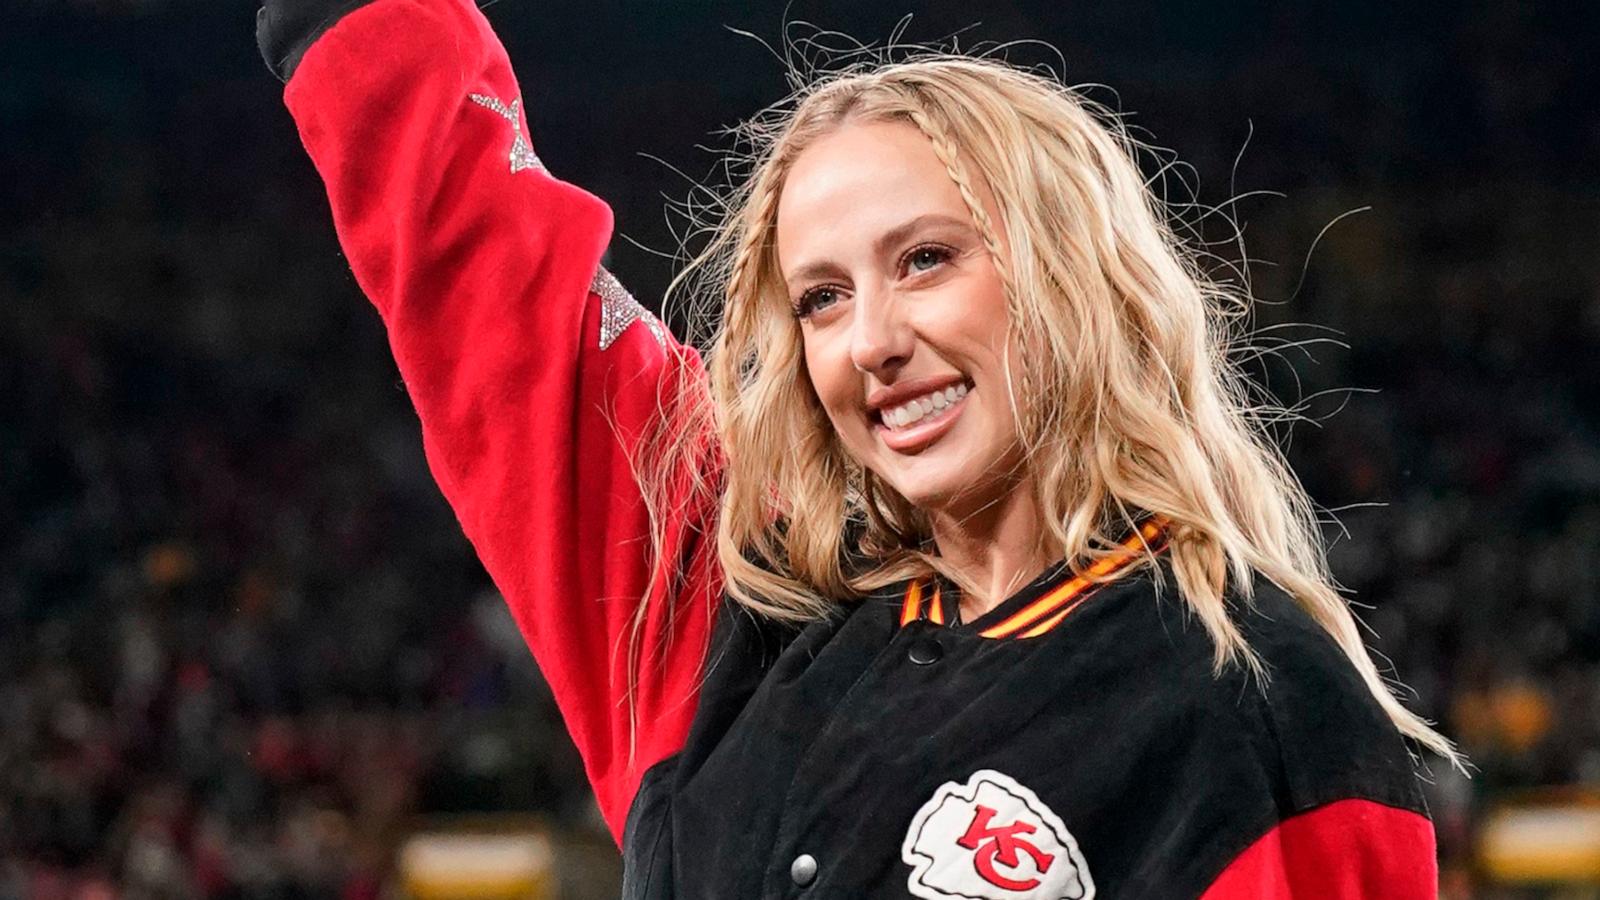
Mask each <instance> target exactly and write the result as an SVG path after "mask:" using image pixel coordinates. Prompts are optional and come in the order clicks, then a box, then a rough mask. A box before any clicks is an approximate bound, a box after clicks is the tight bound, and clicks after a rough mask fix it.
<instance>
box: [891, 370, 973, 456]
mask: <svg viewBox="0 0 1600 900" xmlns="http://www.w3.org/2000/svg"><path fill="white" fill-rule="evenodd" d="M975 390H976V387H974V386H973V384H972V383H971V382H970V381H969V382H965V393H963V394H961V395H960V396H959V397H957V398H956V399H955V400H954V401H953V402H949V403H948V404H947V405H946V406H945V407H944V408H943V409H935V410H932V411H931V412H928V413H925V414H923V416H922V417H921V418H920V419H917V420H916V421H914V422H912V423H910V424H907V425H903V426H898V427H891V426H889V425H886V424H884V421H883V411H881V410H873V411H872V413H871V415H869V416H868V418H869V420H870V421H871V422H872V432H873V433H874V434H876V435H877V436H878V439H879V440H881V441H883V443H884V446H886V447H888V448H889V449H890V450H894V451H896V452H899V453H914V452H917V451H919V450H922V449H924V448H926V447H927V446H928V445H930V444H932V443H933V442H934V441H937V440H938V439H939V438H941V437H943V436H944V435H945V433H946V432H948V431H949V430H950V429H951V428H952V427H954V425H955V422H956V419H957V418H959V417H960V415H961V411H962V410H963V409H966V406H967V398H968V397H970V396H972V392H973V391H975Z"/></svg>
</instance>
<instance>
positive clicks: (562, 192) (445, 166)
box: [286, 0, 720, 843]
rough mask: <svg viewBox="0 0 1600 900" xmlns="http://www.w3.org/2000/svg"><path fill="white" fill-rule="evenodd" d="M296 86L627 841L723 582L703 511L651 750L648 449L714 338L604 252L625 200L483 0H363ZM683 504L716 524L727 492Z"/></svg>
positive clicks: (476, 509)
mask: <svg viewBox="0 0 1600 900" xmlns="http://www.w3.org/2000/svg"><path fill="white" fill-rule="evenodd" d="M286 102H287V104H288V106H289V109H290V111H291V113H292V114H293V115H294V118H295V121H296V123H297V125H298V126H299V129H300V135H301V138H302V140H303V141H304V143H305V146H306V148H307V150H308V151H309V152H310V154H311V157H312V160H313V162H314V163H315V165H316V167H317V170H318V172H319V173H320V174H321V176H322V178H323V180H324V181H325V182H326V185H327V190H328V196H329V200H330V203H331V206H332V209H333V219H334V224H335V226H336V228H337V230H338V234H339V240H340V242H341V244H342V246H343V247H344V250H345V253H346V255H347V256H348V258H349V260H350V264H351V267H352V269H353V270H354V272H355V276H356V279H357V281H358V282H359V284H360V285H361V288H362V290H363V291H365V293H366V295H367V296H368V297H369V298H370V299H371V300H372V302H373V304H374V305H375V306H376V307H377V309H378V311H379V313H380V314H381V315H382V317H383V320H384V323H385V325H386V327H387V329H388V335H389V341H390V345H391V347H392V349H393V351H394V355H395V359H396V361H397V362H398V364H399V368H400V373H401V376H402V377H403V379H404V381H405V384H406V388H407V390H408V392H409V393H410V396H411V399H412V402H413V403H414V404H415V406H416V410H417V414H418V417H419V418H420V420H421V423H422V433H423V444H424V448H425V450H426V454H427V459H428V463H429V466H430V469H431V471H432V472H433V475H434V477H435V479H436V480H437V481H438V483H439V486H440V488H441V489H442V490H443V492H444V495H445V497H446V499H447V500H448V501H449V502H450V504H451V506H452V507H453V508H454V510H455V513H456V516H457V517H458V518H459V519H460V521H461V524H462V527H463V529H464V530H465V532H466V535H467V537H468V538H469V539H470V540H471V541H472V544H473V546H474V547H475V548H476V550H477V552H478V554H479V556H480V558H481V559H482V561H483V563H484V565H485V567H486V568H487V569H488V571H489V574H490V575H491V577H493V579H494V581H495V583H496V585H497V586H498V587H499V589H500V591H501V592H502V593H503V594H504V595H505V598H506V600H507V602H508V603H509V604H510V607H511V611H512V613H513V615H514V616H515V618H516V621H517V624H518V626H519V627H520V628H521V630H522V634H523V636H524V638H525V639H526V640H527V642H528V646H529V647H530V648H531V649H532V651H533V654H534V656H535V658H536V659H537V660H538V662H539V665H540V667H541V669H542V671H543V672H544V674H545V676H546V678H547V679H548V681H549V683H550V686H551V688H552V690H553V691H554V693H555V697H556V700H557V702H558V703H559V705H560V708H561V711H562V714H563V716H564V718H565V720H566V723H567V727H568V728H569V730H570V732H571V734H572V737H573V739H574V741H575V743H576V744H577V746H578V749H579V751H580V753H581V754H582V756H583V760H584V764H585V767H586V769H587V772H588V775H589V778H590V780H591V783H592V785H593V787H594V790H595V793H596V795H597V797H598V800H599V804H600V809H601V812H602V813H603V815H604V816H605V819H606V821H607V823H608V824H609V825H610V827H611V830H612V834H613V836H614V837H615V838H616V839H617V840H618V842H619V843H620V841H621V836H622V825H623V821H624V819H625V817H626V815H627V810H628V806H629V804H630V802H631V801H632V798H633V794H634V792H635V790H636V789H637V787H638V784H639V780H640V777H641V775H642V774H643V772H644V770H645V769H647V768H649V767H650V766H651V765H652V764H653V763H655V762H657V761H659V760H660V759H662V758H664V757H666V756H669V755H671V754H672V753H674V752H676V751H677V750H678V749H679V748H681V746H682V743H683V741H684V738H685V735H686V734H687V731H688V727H689V722H690V719H691V718H692V716H693V713H694V708H695V705H696V694H695V689H696V688H695V686H696V683H697V680H698V676H699V673H700V667H701V664H702V663H703V661H704V657H705V645H706V641H707V640H708V637H709V633H710V627H711V623H710V619H711V617H712V616H713V614H714V612H713V611H714V609H715V608H716V604H715V602H714V601H715V597H716V595H717V594H718V593H719V592H720V577H719V574H718V572H717V570H716V568H715V564H714V560H713V559H712V558H711V556H710V555H709V554H708V553H704V552H696V548H700V549H703V548H704V547H705V546H708V545H709V543H710V542H709V541H706V542H702V541H699V540H698V539H696V538H695V537H693V535H694V534H695V533H696V531H695V529H692V528H691V529H689V530H688V531H687V532H685V534H686V535H687V536H685V537H683V538H681V539H678V543H677V544H676V545H673V546H669V547H667V548H666V549H665V552H663V553H662V554H660V555H659V556H658V557H655V559H659V560H668V561H672V565H673V571H671V572H668V573H666V576H665V577H664V578H662V579H659V581H660V583H661V585H662V588H661V589H662V590H665V589H666V586H669V585H673V584H674V582H676V584H677V585H678V587H677V589H676V591H677V592H676V593H675V595H674V596H675V598H676V602H675V605H674V606H673V607H672V609H671V611H670V613H669V611H668V609H667V605H666V604H664V603H654V602H653V603H652V604H651V606H650V608H651V610H652V614H651V618H650V619H649V620H648V621H647V622H646V625H645V631H644V634H645V640H644V642H643V644H644V651H643V657H642V659H641V660H640V662H639V671H640V673H641V682H640V685H639V690H638V692H637V694H636V701H637V721H638V723H639V731H638V735H637V737H638V744H637V748H636V749H637V753H636V754H635V755H634V757H633V760H632V762H631V763H630V761H629V734H628V708H627V703H626V701H625V690H626V686H627V662H626V656H627V654H626V653H625V647H626V642H627V634H628V630H627V629H628V623H629V620H630V616H631V615H632V613H633V611H634V610H635V609H636V608H637V604H638V600H639V597H640V596H641V595H642V594H643V592H644V591H645V589H646V585H647V582H648V580H649V576H650V573H651V570H652V566H653V565H655V563H654V562H653V560H652V558H651V557H652V554H651V553H650V552H649V540H648V535H649V530H648V529H649V522H648V517H647V515H646V511H645V507H644V504H643V501H642V498H641V494H640V491H639V489H638V487H637V486H636V483H635V481H634V476H633V473H632V469H631V467H630V462H629V455H628V454H629V451H630V450H631V449H632V448H633V447H634V446H635V445H636V444H637V442H638V441H639V439H640V437H641V435H643V434H644V433H645V429H646V428H647V427H648V426H650V425H651V423H652V422H655V421H657V419H658V418H659V417H660V416H662V415H667V414H668V413H664V412H663V411H662V410H663V401H664V398H665V397H666V396H667V395H666V394H665V393H664V391H665V388H666V387H667V386H669V385H670V384H672V383H674V379H676V378H678V377H688V378H696V379H703V378H704V371H703V368H702V366H701V361H700V358H699V356H698V355H697V354H696V353H694V352H693V350H690V349H687V348H684V347H682V346H680V345H678V344H677V343H676V342H675V341H674V340H673V338H672V336H671V335H670V334H669V333H667V331H666V329H665V328H664V327H663V326H662V325H661V323H660V322H658V321H657V320H656V319H655V318H654V317H653V316H650V315H649V314H648V313H647V312H644V311H643V309H642V308H641V307H640V306H639V305H638V304H637V303H635V302H634V301H633V299H632V298H631V297H630V296H628V295H627V293H626V292H625V291H624V290H623V289H622V287H621V285H620V284H618V283H617V282H616V281H615V279H613V278H611V277H610V275H609V274H608V273H606V272H604V270H602V269H600V268H599V261H600V255H601V253H602V251H603V250H604V249H605V247H606V244H607V242H608V240H609V239H610V235H611V227H612V217H611V210H610V209H609V208H608V207H607V206H606V204H605V203H603V202H601V201H600V200H598V199H596V198H595V197H593V196H591V195H590V194H588V193H586V192H584V191H583V190H581V189H579V188H577V187H575V186H573V185H571V184H567V183H564V182H562V181H560V180H557V179H556V178H554V177H552V176H551V174H550V173H549V172H548V171H547V170H546V169H545V168H544V166H543V164H542V163H541V162H540V161H539V159H538V157H537V156H536V155H535V153H534V150H533V147H532V144H531V141H530V139H529V137H528V124H527V122H526V121H525V120H524V116H523V115H522V109H521V106H522V104H521V100H520V94H519V91H518V86H517V82H516V80H515V78H514V76H513V74H512V71H511V67H510V64H509V63H508V61H507V59H506V56H505V52H504V50H503V49H502V47H501V45H500V43H499V41H498V40H497V39H496V38H495V36H494V34H493V32H492V31H491V30H490V28H489V25H488V22H487V21H486V20H485V19H484V17H483V16H482V14H481V13H480V12H479V11H478V9H477V8H476V6H475V5H474V4H473V3H472V2H471V0H378V2H375V3H372V4H371V5H368V6H366V7H363V8H361V9H358V10H356V11H355V12H353V13H351V14H349V15H348V16H347V17H346V18H345V19H343V20H342V21H340V22H339V23H338V24H337V25H335V26H334V27H333V28H332V29H331V30H329V31H328V32H327V33H326V34H324V35H323V36H322V37H321V38H319V39H318V40H317V41H316V43H315V44H314V45H312V47H311V48H310V50H309V51H308V52H307V53H306V55H305V57H304V59H303V61H302V62H301V63H300V66H299V68H298V69H297V70H296V71H295V74H294V77H293V79H292V80H291V81H290V83H289V85H288V89H287V92H286ZM665 405H666V407H668V408H670V403H668V404H665ZM708 505H709V504H700V506H701V507H706V506H708ZM679 506H681V504H674V507H675V508H677V507H679ZM676 515H679V516H682V517H683V518H682V519H681V520H680V521H685V522H689V521H692V522H693V524H697V525H698V526H699V527H700V528H699V532H698V533H705V528H707V527H709V526H708V524H707V523H708V522H709V520H710V515H711V511H710V510H708V509H706V508H700V509H679V510H678V512H677V513H676ZM660 596H661V595H660V594H657V595H656V596H654V597H652V600H658V599H660Z"/></svg>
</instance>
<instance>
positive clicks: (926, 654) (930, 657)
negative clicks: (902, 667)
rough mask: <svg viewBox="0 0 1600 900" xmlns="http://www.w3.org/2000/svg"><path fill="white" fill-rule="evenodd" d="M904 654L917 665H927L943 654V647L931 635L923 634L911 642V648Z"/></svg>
mask: <svg viewBox="0 0 1600 900" xmlns="http://www.w3.org/2000/svg"><path fill="white" fill-rule="evenodd" d="M906 655H907V656H910V657H911V661H912V662H914V663H916V664H917V665H919V666H929V665H933V664H934V663H936V662H938V661H939V660H940V658H942V657H943V656H944V647H942V646H940V644H939V642H938V641H937V640H935V639H934V638H933V637H931V636H923V637H920V638H917V639H916V640H915V641H913V642H912V644H911V649H910V651H908V652H907V654H906Z"/></svg>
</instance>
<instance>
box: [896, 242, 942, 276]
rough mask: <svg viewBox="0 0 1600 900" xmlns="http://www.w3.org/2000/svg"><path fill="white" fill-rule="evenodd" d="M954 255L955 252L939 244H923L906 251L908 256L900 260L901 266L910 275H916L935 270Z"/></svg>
mask: <svg viewBox="0 0 1600 900" xmlns="http://www.w3.org/2000/svg"><path fill="white" fill-rule="evenodd" d="M952 255H953V252H952V251H951V250H950V248H949V247H945V246H941V245H939V244H922V245H921V246H917V247H912V248H911V249H910V250H908V251H906V255H905V256H903V257H901V258H900V266H901V268H903V269H905V270H906V271H907V272H908V273H909V274H912V275H916V274H918V273H920V272H927V271H930V270H932V269H934V268H935V267H937V266H938V265H939V264H940V263H942V262H944V261H946V260H948V259H949V258H950V257H951V256H952Z"/></svg>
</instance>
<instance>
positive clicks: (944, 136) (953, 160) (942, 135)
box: [905, 88, 1037, 445]
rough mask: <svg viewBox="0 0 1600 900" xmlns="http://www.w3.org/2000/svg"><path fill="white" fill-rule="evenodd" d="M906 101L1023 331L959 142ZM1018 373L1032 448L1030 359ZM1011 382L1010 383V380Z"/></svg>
mask: <svg viewBox="0 0 1600 900" xmlns="http://www.w3.org/2000/svg"><path fill="white" fill-rule="evenodd" d="M905 98H906V100H907V101H908V106H909V107H910V109H909V110H908V111H907V112H906V116H907V118H909V119H911V121H912V123H913V124H914V125H916V126H917V128H919V129H920V130H921V131H922V133H923V135H925V136H926V137H927V138H928V141H929V142H930V143H931V144H933V152H934V153H935V154H937V155H938V157H939V159H940V161H941V162H943V163H944V168H945V173H946V174H947V175H949V176H950V180H951V181H952V182H954V183H955V185H956V189H957V190H959V191H960V192H961V199H962V200H963V201H965V202H966V204H967V210H968V212H970V213H971V214H972V220H973V222H974V224H976V225H977V227H978V234H979V236H980V237H981V238H982V239H983V245H984V246H985V247H986V248H988V250H989V256H990V258H991V259H992V261H993V264H994V268H995V272H996V273H997V274H998V275H999V276H1000V283H1001V285H1003V286H1004V288H1005V292H1006V309H1007V310H1009V311H1010V313H1011V323H1010V324H1011V327H1012V328H1019V327H1020V323H1021V322H1022V306H1021V303H1020V301H1019V300H1018V295H1017V289H1016V282H1015V280H1014V279H1013V278H1012V275H1011V266H1010V264H1009V263H1008V262H1007V261H1006V258H1005V254H1004V253H1003V252H1002V249H1001V247H1000V240H999V238H998V237H996V231H995V226H994V221H993V220H992V219H990V218H989V213H988V211H987V210H985V209H984V208H983V203H982V202H980V201H979V199H978V195H977V192H976V191H974V190H973V189H972V180H971V179H970V178H969V177H968V176H967V171H966V167H965V166H963V165H962V164H961V157H960V150H959V148H958V147H957V146H956V143H955V141H954V140H953V139H952V138H951V137H950V135H949V134H948V133H947V132H946V131H945V129H944V126H943V125H942V124H941V123H940V122H939V121H938V119H937V118H935V117H934V116H932V115H929V114H928V112H927V108H926V106H925V105H924V104H923V102H922V97H921V96H920V93H919V92H918V91H916V90H915V89H914V88H913V89H908V90H907V91H905ZM1017 368H1018V370H1019V371H1020V372H1021V373H1022V401H1021V402H1020V403H1019V402H1018V401H1017V397H1016V396H1014V395H1013V396H1012V397H1011V402H1012V407H1013V411H1014V412H1016V413H1017V414H1018V415H1017V418H1018V423H1017V424H1018V427H1019V428H1020V430H1021V431H1022V434H1023V441H1024V443H1025V444H1028V445H1031V444H1032V443H1033V441H1034V440H1035V439H1036V433H1035V430H1034V428H1033V425H1034V422H1033V416H1032V414H1031V412H1030V411H1031V410H1032V409H1033V408H1034V406H1035V405H1036V399H1037V397H1036V395H1035V394H1034V389H1033V377H1032V375H1031V374H1029V372H1028V369H1029V365H1028V356H1027V354H1024V355H1023V358H1022V360H1020V364H1019V365H1018V367H1017ZM1008 381H1009V379H1008ZM1007 387H1008V388H1009V387H1010V385H1009V384H1008V385H1007Z"/></svg>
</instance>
